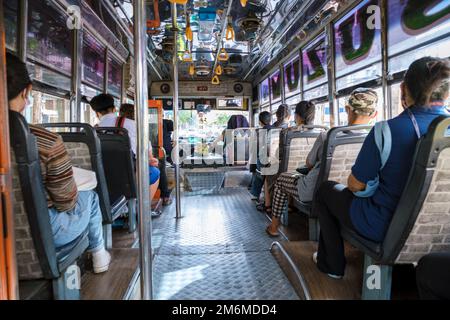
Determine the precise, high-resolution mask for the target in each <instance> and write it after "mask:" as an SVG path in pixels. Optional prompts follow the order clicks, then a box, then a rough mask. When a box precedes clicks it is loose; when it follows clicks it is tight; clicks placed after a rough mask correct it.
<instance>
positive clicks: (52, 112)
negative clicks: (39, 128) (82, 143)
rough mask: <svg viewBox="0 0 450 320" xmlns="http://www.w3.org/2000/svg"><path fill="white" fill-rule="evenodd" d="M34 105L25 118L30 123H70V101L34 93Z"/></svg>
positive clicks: (29, 108) (25, 114) (27, 111)
mask: <svg viewBox="0 0 450 320" xmlns="http://www.w3.org/2000/svg"><path fill="white" fill-rule="evenodd" d="M31 96H32V104H31V106H30V107H28V108H27V109H26V110H25V112H24V116H25V118H26V119H27V121H28V122H29V123H33V124H39V123H55V122H70V103H69V100H67V99H63V98H58V97H54V96H51V95H48V94H44V93H42V92H39V91H33V92H32V94H31Z"/></svg>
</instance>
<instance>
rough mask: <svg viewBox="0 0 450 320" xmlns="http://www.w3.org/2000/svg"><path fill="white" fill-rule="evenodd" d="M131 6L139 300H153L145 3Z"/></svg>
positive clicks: (136, 3) (135, 2)
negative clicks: (132, 9)
mask: <svg viewBox="0 0 450 320" xmlns="http://www.w3.org/2000/svg"><path fill="white" fill-rule="evenodd" d="M133 4H134V56H135V71H136V126H137V138H138V139H137V172H138V179H137V183H138V199H139V247H140V248H139V249H140V267H141V299H142V300H151V299H153V289H152V266H153V264H152V251H151V250H152V247H151V240H152V223H151V217H150V210H151V208H150V189H149V184H150V181H149V169H148V163H149V125H148V102H147V100H148V92H147V90H148V86H147V81H148V78H147V59H146V52H147V51H146V43H147V39H146V32H145V28H146V20H145V19H146V17H145V1H137V0H135V1H133Z"/></svg>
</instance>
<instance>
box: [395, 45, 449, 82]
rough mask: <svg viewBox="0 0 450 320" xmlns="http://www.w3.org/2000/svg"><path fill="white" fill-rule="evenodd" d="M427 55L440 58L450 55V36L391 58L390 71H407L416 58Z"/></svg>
mask: <svg viewBox="0 0 450 320" xmlns="http://www.w3.org/2000/svg"><path fill="white" fill-rule="evenodd" d="M426 56H431V57H438V58H448V57H450V38H449V37H447V38H445V39H443V40H441V41H438V42H434V43H430V44H428V45H426V46H423V47H420V48H417V49H415V50H410V51H408V52H406V53H405V54H401V55H398V56H394V57H392V58H389V69H390V72H391V73H392V74H394V73H397V72H401V71H405V70H407V69H408V68H409V66H410V65H411V63H413V62H414V61H415V60H417V59H420V58H422V57H426Z"/></svg>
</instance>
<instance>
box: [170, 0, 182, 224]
mask: <svg viewBox="0 0 450 320" xmlns="http://www.w3.org/2000/svg"><path fill="white" fill-rule="evenodd" d="M172 31H173V38H174V40H173V41H174V45H173V60H172V65H173V75H172V79H173V104H172V105H173V127H174V132H173V140H174V141H175V147H174V150H173V153H172V154H174V155H175V157H172V159H173V160H174V164H175V181H176V186H175V198H176V201H175V205H176V218H177V219H180V218H181V186H180V161H179V158H180V147H179V144H178V25H177V5H176V4H175V3H172Z"/></svg>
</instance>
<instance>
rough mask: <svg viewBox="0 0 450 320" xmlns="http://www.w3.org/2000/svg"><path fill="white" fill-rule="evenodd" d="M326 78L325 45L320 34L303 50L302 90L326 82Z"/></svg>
mask: <svg viewBox="0 0 450 320" xmlns="http://www.w3.org/2000/svg"><path fill="white" fill-rule="evenodd" d="M327 76H328V70H327V45H326V41H325V34H322V35H320V36H319V37H317V38H316V39H315V40H313V41H312V42H311V43H310V44H308V45H307V46H306V47H305V48H303V87H304V90H306V89H309V88H312V87H314V86H317V85H319V84H321V83H324V82H327V81H328V78H327Z"/></svg>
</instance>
